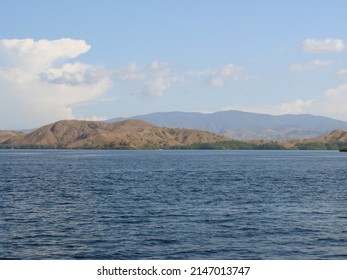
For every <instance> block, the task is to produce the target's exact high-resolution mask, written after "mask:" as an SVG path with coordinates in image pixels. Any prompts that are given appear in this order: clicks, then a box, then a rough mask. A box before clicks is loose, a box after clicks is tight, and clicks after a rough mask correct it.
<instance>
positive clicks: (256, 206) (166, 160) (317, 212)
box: [0, 150, 347, 259]
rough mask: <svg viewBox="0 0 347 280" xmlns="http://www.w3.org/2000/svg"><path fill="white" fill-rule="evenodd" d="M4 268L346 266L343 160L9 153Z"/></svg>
mask: <svg viewBox="0 0 347 280" xmlns="http://www.w3.org/2000/svg"><path fill="white" fill-rule="evenodd" d="M0 258H5V259H6V258H7V259H347V154H346V153H339V152H335V151H334V152H327V151H325V152H322V151H320V152H313V151H66V150H65V151H64V150H63V151H57V150H52V151H50V150H2V151H0Z"/></svg>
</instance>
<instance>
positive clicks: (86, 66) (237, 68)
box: [0, 0, 347, 129]
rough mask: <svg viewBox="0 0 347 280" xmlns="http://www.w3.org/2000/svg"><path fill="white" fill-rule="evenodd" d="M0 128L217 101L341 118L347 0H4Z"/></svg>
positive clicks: (346, 93) (345, 108)
mask: <svg viewBox="0 0 347 280" xmlns="http://www.w3.org/2000/svg"><path fill="white" fill-rule="evenodd" d="M1 2H2V3H1V9H0V26H1V28H0V129H29V128H36V127H39V126H42V125H45V124H48V123H52V122H55V121H57V120H61V119H84V120H106V119H111V118H115V117H130V116H134V115H140V114H147V113H153V112H169V111H186V112H203V113H211V112H216V111H222V110H241V111H248V112H257V113H267V114H273V115H280V114H314V115H321V116H327V117H332V118H336V119H340V120H345V121H347V32H346V26H347V17H346V11H347V1H345V0H340V1H338V0H327V1H325V0H315V1H313V0H305V1H302V0H290V1H289V0H288V1H285V0H283V1H280V0H276V1H275V0H261V1H260V0H259V1H258V0H165V1H160V0H98V1H96V0H94V1H92V0H74V1H71V0H68V1H66V0H59V1H56V0H52V1H47V0H44V1H41V0H31V1H27V0H4V1H1Z"/></svg>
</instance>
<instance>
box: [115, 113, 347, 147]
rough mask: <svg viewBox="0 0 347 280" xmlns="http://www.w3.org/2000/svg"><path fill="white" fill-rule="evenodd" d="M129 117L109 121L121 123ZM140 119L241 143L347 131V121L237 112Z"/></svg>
mask: <svg viewBox="0 0 347 280" xmlns="http://www.w3.org/2000/svg"><path fill="white" fill-rule="evenodd" d="M124 119H126V118H115V119H111V120H109V122H112V121H119V120H124ZM127 119H138V120H144V121H147V122H150V123H153V124H155V125H158V126H162V127H170V128H190V129H199V130H205V131H210V132H215V133H220V134H223V135H225V136H227V137H231V138H234V139H238V140H289V139H296V138H301V139H304V138H312V137H318V136H321V135H323V134H326V133H329V132H331V131H333V130H336V129H342V130H347V122H345V121H340V120H336V119H332V118H328V117H322V116H314V115H308V114H298V115H292V114H287V115H279V116H274V115H268V114H257V113H249V112H242V111H236V110H230V111H221V112H216V113H210V114H204V113H194V112H158V113H152V114H147V115H137V116H133V117H130V118H127Z"/></svg>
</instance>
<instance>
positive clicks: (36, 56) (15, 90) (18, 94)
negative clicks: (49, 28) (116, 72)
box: [0, 39, 111, 129]
mask: <svg viewBox="0 0 347 280" xmlns="http://www.w3.org/2000/svg"><path fill="white" fill-rule="evenodd" d="M89 49H90V46H89V45H88V44H87V43H86V42H85V41H83V40H73V39H60V40H52V41H49V40H38V41H34V40H32V39H23V40H18V39H13V40H8V39H6V40H0V57H1V61H0V97H1V103H0V116H1V118H0V127H2V128H12V129H13V128H28V127H35V126H39V125H42V124H45V123H49V122H53V121H56V120H59V119H72V118H75V116H74V114H73V112H72V109H71V106H72V105H73V104H77V103H80V102H85V101H88V100H92V99H94V98H96V97H99V96H101V95H103V94H104V93H105V92H106V91H107V90H108V89H109V88H110V86H111V80H110V78H109V74H108V73H107V71H106V70H105V69H103V68H101V67H95V66H92V65H87V64H83V63H80V62H75V63H68V60H69V59H72V58H76V57H78V56H79V55H81V54H83V53H85V52H87V51H88V50H89Z"/></svg>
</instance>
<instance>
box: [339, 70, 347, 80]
mask: <svg viewBox="0 0 347 280" xmlns="http://www.w3.org/2000/svg"><path fill="white" fill-rule="evenodd" d="M338 75H339V76H340V77H341V78H343V79H346V78H347V69H341V70H340V71H339V72H338Z"/></svg>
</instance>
